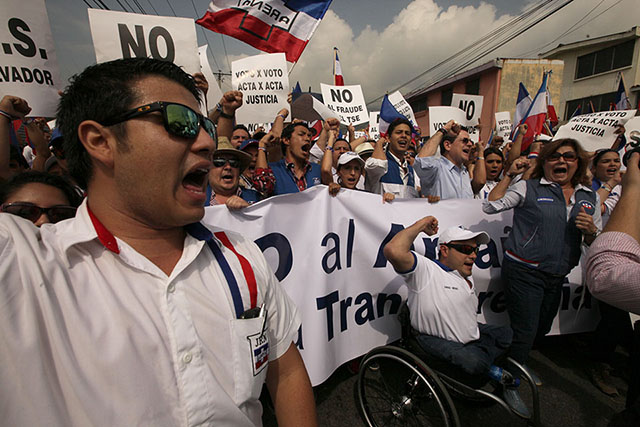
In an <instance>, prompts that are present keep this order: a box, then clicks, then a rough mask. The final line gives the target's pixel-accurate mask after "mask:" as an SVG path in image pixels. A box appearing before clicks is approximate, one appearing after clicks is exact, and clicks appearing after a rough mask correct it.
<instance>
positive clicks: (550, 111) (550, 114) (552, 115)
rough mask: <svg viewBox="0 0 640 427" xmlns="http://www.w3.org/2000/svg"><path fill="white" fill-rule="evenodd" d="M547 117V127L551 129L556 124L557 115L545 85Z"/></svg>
mask: <svg viewBox="0 0 640 427" xmlns="http://www.w3.org/2000/svg"><path fill="white" fill-rule="evenodd" d="M547 118H548V119H549V127H550V128H551V129H553V128H554V127H556V126H557V125H558V122H559V120H558V115H557V114H556V107H554V106H553V102H552V101H551V93H550V92H549V87H547ZM552 136H553V135H552Z"/></svg>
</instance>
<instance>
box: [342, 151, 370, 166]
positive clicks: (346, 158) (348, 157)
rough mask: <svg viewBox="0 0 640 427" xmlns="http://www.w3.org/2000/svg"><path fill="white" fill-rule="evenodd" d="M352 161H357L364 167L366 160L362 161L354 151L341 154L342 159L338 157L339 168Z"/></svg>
mask: <svg viewBox="0 0 640 427" xmlns="http://www.w3.org/2000/svg"><path fill="white" fill-rule="evenodd" d="M352 160H357V161H358V163H360V165H362V166H364V160H362V157H360V156H358V154H356V153H355V152H353V151H347V152H346V153H342V154H340V157H338V166H340V165H346V164H347V163H349V162H350V161H352Z"/></svg>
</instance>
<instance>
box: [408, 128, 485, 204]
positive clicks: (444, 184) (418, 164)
mask: <svg viewBox="0 0 640 427" xmlns="http://www.w3.org/2000/svg"><path fill="white" fill-rule="evenodd" d="M480 145H481V146H480V150H479V151H478V152H479V153H483V152H484V146H483V144H482V143H480ZM438 146H440V153H441V157H435V154H436V151H437V149H438ZM472 146H473V142H472V141H471V139H469V132H468V131H467V129H466V128H464V127H461V126H460V125H458V124H456V123H455V122H454V121H453V120H449V121H448V122H447V124H445V125H444V127H443V128H441V129H439V130H438V131H437V132H436V133H435V134H434V135H432V136H431V138H429V140H428V141H427V143H426V144H424V146H423V147H422V148H421V149H420V152H419V153H418V156H417V157H416V161H415V163H414V168H415V170H416V173H417V174H418V176H419V177H420V185H421V187H422V194H424V195H428V196H439V197H440V199H441V200H444V199H472V198H473V194H474V192H476V191H479V190H480V189H481V188H482V187H483V186H484V184H485V181H486V171H485V165H484V160H483V157H479V158H478V159H479V160H483V161H481V162H477V163H476V167H475V170H474V176H473V180H472V178H471V176H470V174H469V170H468V169H467V167H466V166H465V163H466V162H467V161H468V160H469V153H470V151H471V147H472Z"/></svg>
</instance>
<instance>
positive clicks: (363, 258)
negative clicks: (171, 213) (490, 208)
mask: <svg viewBox="0 0 640 427" xmlns="http://www.w3.org/2000/svg"><path fill="white" fill-rule="evenodd" d="M291 212H295V213H296V217H297V218H304V220H303V221H292V220H291ZM372 212H375V215H372V214H371V213H372ZM425 215H434V216H435V217H436V218H438V221H439V225H440V230H444V229H446V228H448V227H452V226H458V225H464V226H466V227H468V228H469V229H471V230H474V231H479V230H483V231H486V232H487V233H488V234H489V236H490V237H491V242H490V243H489V244H488V245H481V246H480V252H479V253H478V257H477V258H476V261H475V266H474V268H473V278H474V286H475V291H476V293H477V294H478V299H479V311H480V314H479V316H478V321H480V322H486V323H491V324H508V322H509V320H508V315H507V312H506V303H505V297H504V291H503V285H502V282H501V280H500V265H501V263H502V254H503V247H502V241H503V239H504V238H505V237H506V236H507V230H508V229H509V228H508V227H510V226H511V223H512V212H511V211H508V212H504V213H501V214H496V215H486V214H485V213H483V212H482V201H481V200H474V199H466V200H465V199H457V200H455V199H450V200H442V201H440V202H438V203H435V204H430V203H428V202H427V201H426V200H425V199H396V200H394V202H393V203H384V204H383V203H382V199H381V196H380V195H379V194H371V193H365V192H362V191H353V190H340V192H339V194H338V195H337V196H336V197H335V198H333V197H331V196H329V192H328V191H327V187H326V186H315V187H312V188H310V189H308V190H306V191H303V192H301V193H295V194H287V195H282V196H276V197H272V198H270V199H268V200H265V201H262V202H258V203H256V204H254V205H252V206H251V207H249V208H246V209H243V210H242V212H241V213H238V212H230V211H229V210H228V209H227V207H226V206H216V207H210V208H206V209H205V218H204V222H205V223H206V224H209V225H212V226H214V227H222V228H226V229H231V230H235V231H238V232H240V233H242V234H244V235H245V236H247V237H249V238H250V239H253V240H254V241H255V242H256V243H257V244H258V246H260V247H261V249H262V251H263V252H264V254H265V257H266V258H267V261H268V263H269V265H270V266H271V269H272V270H273V271H274V272H276V277H278V278H279V280H280V283H281V285H282V287H283V289H284V290H285V291H286V292H287V293H288V295H289V296H290V297H291V298H292V299H293V301H294V302H295V304H296V306H297V307H298V310H299V312H300V314H301V316H302V328H301V331H300V332H299V335H298V339H297V340H296V344H297V345H298V346H299V347H300V348H301V350H300V352H301V354H302V357H303V358H304V361H305V365H306V367H307V371H308V372H309V376H310V378H311V382H312V384H313V385H318V384H320V383H322V382H323V381H324V380H326V379H327V378H328V377H329V376H330V375H331V373H332V372H333V371H334V370H335V369H337V368H338V367H339V366H340V365H342V364H343V363H345V362H346V361H348V360H351V359H353V358H355V357H358V356H360V355H362V354H364V353H366V352H367V351H369V350H371V349H372V348H374V347H376V346H379V345H384V344H386V343H389V342H392V341H395V340H396V339H398V338H400V325H399V323H398V320H397V316H396V314H397V311H398V309H399V308H400V304H401V300H403V299H406V295H407V288H406V286H405V285H404V281H403V279H402V277H400V276H399V275H398V274H397V273H396V272H395V271H394V270H393V267H392V266H391V264H389V263H388V262H387V261H386V259H385V258H384V256H383V255H382V248H383V245H384V242H385V241H387V240H388V239H390V237H391V235H392V234H394V233H396V232H397V231H399V230H401V229H402V228H403V227H407V226H409V225H411V224H413V223H414V222H415V221H416V220H418V219H419V218H422V217H423V216H425ZM414 245H415V250H416V252H417V253H418V254H420V255H425V254H426V255H431V256H433V255H435V248H436V247H437V241H436V238H435V237H428V236H427V235H425V234H421V235H419V236H418V238H417V239H416V241H415V242H414ZM583 290H584V287H583V286H582V285H581V270H580V266H578V267H576V268H575V269H573V271H572V272H571V274H570V275H569V282H568V283H564V284H563V291H562V293H561V294H562V300H561V303H560V310H559V315H558V316H557V317H556V319H555V320H554V323H553V327H552V329H551V333H552V334H559V333H574V332H584V331H589V330H593V328H594V327H595V325H596V324H597V321H598V316H597V309H596V306H597V305H596V304H595V303H594V300H592V299H591V297H590V296H588V294H587V297H585V300H584V302H581V298H582V293H583ZM580 305H582V308H580V310H578V308H579V306H580Z"/></svg>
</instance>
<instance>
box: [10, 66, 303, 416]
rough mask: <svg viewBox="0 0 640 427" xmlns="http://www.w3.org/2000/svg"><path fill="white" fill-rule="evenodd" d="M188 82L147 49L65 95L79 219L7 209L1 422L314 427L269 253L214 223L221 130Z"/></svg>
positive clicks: (62, 109)
mask: <svg viewBox="0 0 640 427" xmlns="http://www.w3.org/2000/svg"><path fill="white" fill-rule="evenodd" d="M198 101H199V95H198V92H197V90H196V87H195V84H194V82H193V79H192V78H191V77H190V76H189V75H188V74H186V73H184V72H183V71H182V70H181V69H180V68H179V67H178V66H176V65H174V64H172V63H170V62H166V61H158V60H154V59H147V58H133V59H122V60H117V61H112V62H106V63H101V64H98V65H94V66H91V67H89V68H87V69H86V70H85V71H83V72H82V73H81V74H80V75H77V76H75V77H74V78H73V79H72V82H71V85H70V86H69V87H67V88H66V89H65V91H64V94H63V95H62V97H61V100H60V105H59V108H58V117H57V119H58V123H59V125H60V126H61V128H62V132H63V133H64V135H65V141H64V144H65V153H66V156H67V160H68V166H69V171H70V173H71V174H72V176H73V177H74V178H75V179H76V180H77V181H78V182H79V183H81V184H83V185H84V184H86V185H87V190H88V191H87V194H88V197H87V199H85V201H84V202H83V204H82V205H81V206H80V208H78V213H77V215H76V217H75V218H72V219H69V220H66V221H61V222H58V223H56V224H53V225H51V226H50V227H43V228H41V229H37V228H35V227H33V225H32V224H31V223H30V222H28V221H27V220H24V219H22V218H19V217H17V216H14V215H0V253H1V254H2V256H1V257H0V283H2V286H0V306H1V307H2V310H1V311H0V337H3V338H2V339H3V343H4V344H3V346H2V349H1V350H0V378H2V388H1V391H0V402H1V405H2V408H3V411H2V421H3V424H6V425H47V426H70V425H73V426H84V425H115V426H133V425H136V426H137V425H153V426H170V425H171V426H174V425H181V426H191V425H260V424H261V414H262V409H261V405H260V402H259V400H258V397H259V395H260V391H261V389H262V386H263V384H264V383H265V381H266V384H267V386H268V388H269V391H270V392H271V396H272V397H273V398H274V404H275V409H276V415H277V417H278V421H279V424H280V425H289V426H293V425H296V426H298V425H315V424H316V421H315V407H314V402H313V394H312V391H311V386H310V382H309V378H308V376H307V373H306V370H305V367H304V364H303V362H302V359H301V358H300V355H299V353H298V350H297V348H296V347H295V345H294V344H293V339H294V338H296V337H297V335H298V328H299V325H300V321H299V314H298V312H297V309H296V307H295V305H294V304H293V303H292V302H291V301H290V299H289V298H288V297H287V296H286V295H285V293H284V291H283V290H282V289H281V288H280V286H279V284H278V281H277V279H276V278H275V276H274V275H273V273H272V272H271V270H270V269H269V267H268V265H267V263H266V260H265V259H264V257H263V255H262V252H261V251H260V249H259V248H258V247H257V246H256V245H255V244H254V243H253V242H251V241H250V240H247V239H245V238H243V237H242V236H240V235H238V234H236V233H232V232H228V231H223V230H220V229H217V228H215V227H209V226H205V225H204V224H202V223H200V222H199V221H200V220H201V219H202V217H203V215H204V201H205V197H206V192H205V186H206V180H207V173H208V171H209V169H210V168H211V160H210V159H211V154H212V152H213V150H214V148H215V142H214V139H213V137H215V128H214V126H213V124H212V122H211V121H209V119H207V118H205V117H204V116H202V115H201V114H200V113H198V111H199V105H198Z"/></svg>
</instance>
